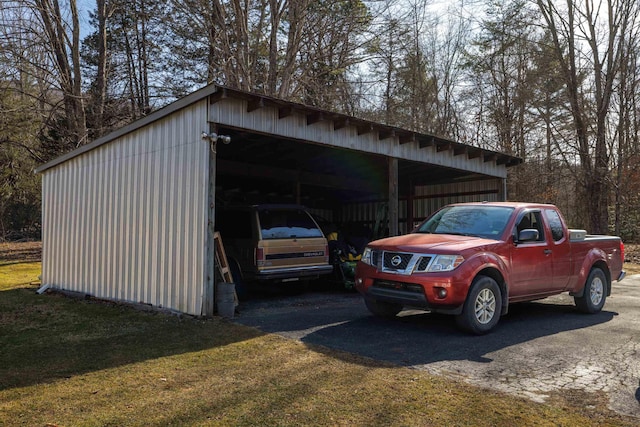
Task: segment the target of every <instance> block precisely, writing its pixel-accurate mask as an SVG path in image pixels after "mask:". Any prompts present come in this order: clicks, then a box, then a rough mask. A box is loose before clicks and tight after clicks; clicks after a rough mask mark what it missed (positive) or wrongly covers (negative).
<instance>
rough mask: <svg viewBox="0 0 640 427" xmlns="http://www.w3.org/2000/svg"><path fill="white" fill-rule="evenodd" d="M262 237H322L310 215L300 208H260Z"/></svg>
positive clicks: (270, 238) (271, 238)
mask: <svg viewBox="0 0 640 427" xmlns="http://www.w3.org/2000/svg"><path fill="white" fill-rule="evenodd" d="M258 216H259V219H260V230H261V234H262V239H264V240H273V239H293V238H311V237H323V235H322V231H320V229H319V228H318V226H317V225H316V223H315V222H314V221H313V219H312V218H311V216H310V215H309V214H308V213H307V212H305V211H302V210H294V209H292V210H260V211H258Z"/></svg>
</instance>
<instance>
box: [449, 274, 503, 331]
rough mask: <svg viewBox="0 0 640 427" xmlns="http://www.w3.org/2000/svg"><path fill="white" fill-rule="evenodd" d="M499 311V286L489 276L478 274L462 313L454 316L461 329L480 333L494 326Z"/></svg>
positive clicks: (500, 309)
mask: <svg viewBox="0 0 640 427" xmlns="http://www.w3.org/2000/svg"><path fill="white" fill-rule="evenodd" d="M501 313H502V294H501V293H500V287H499V286H498V284H497V283H496V281H495V280H493V279H492V278H491V277H487V276H478V277H476V278H475V279H474V280H473V283H472V284H471V288H470V290H469V295H467V300H466V301H465V303H464V307H463V308H462V313H461V314H459V315H458V316H456V322H457V323H458V326H460V327H461V328H462V329H465V330H466V331H469V332H472V333H474V334H477V335H482V334H486V333H487V332H489V331H490V330H491V329H493V328H494V326H496V324H497V323H498V320H500V314H501Z"/></svg>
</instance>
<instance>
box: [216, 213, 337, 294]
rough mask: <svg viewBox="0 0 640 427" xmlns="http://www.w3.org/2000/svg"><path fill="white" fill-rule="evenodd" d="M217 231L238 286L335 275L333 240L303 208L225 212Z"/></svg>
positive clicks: (219, 214) (219, 217)
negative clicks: (330, 243)
mask: <svg viewBox="0 0 640 427" xmlns="http://www.w3.org/2000/svg"><path fill="white" fill-rule="evenodd" d="M216 228H217V229H218V231H220V234H221V235H222V241H223V243H224V246H225V250H226V253H227V257H228V258H229V263H230V267H231V270H232V273H234V281H236V282H239V281H240V280H242V281H244V282H256V281H270V282H296V281H301V279H313V278H317V277H318V276H319V275H322V274H329V273H331V272H332V271H333V267H332V266H331V265H330V264H329V250H328V245H327V239H326V238H325V237H324V235H323V234H322V231H321V230H320V227H319V226H318V224H317V223H316V222H315V220H314V219H313V217H312V216H311V214H309V212H308V211H307V210H306V209H305V208H304V207H303V206H300V205H279V204H268V205H253V206H243V207H232V208H229V207H226V208H222V209H219V210H218V215H217V219H216ZM238 270H239V271H238ZM238 273H239V274H238ZM238 276H240V277H238ZM238 285H239V283H236V286H238Z"/></svg>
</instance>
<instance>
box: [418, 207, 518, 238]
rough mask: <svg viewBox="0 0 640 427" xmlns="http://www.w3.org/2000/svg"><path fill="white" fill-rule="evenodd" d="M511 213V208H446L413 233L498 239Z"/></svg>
mask: <svg viewBox="0 0 640 427" xmlns="http://www.w3.org/2000/svg"><path fill="white" fill-rule="evenodd" d="M512 212H513V208H510V207H505V206H484V205H479V206H447V207H445V208H443V209H441V210H439V211H438V212H436V213H435V214H434V215H433V216H432V217H430V218H428V219H427V220H426V221H425V222H423V223H422V224H420V225H419V226H418V228H416V230H415V231H414V232H415V233H433V234H456V235H463V236H475V237H482V238H486V239H499V238H500V236H501V235H502V232H503V231H504V229H505V227H506V226H507V222H508V221H509V218H510V217H511V213H512Z"/></svg>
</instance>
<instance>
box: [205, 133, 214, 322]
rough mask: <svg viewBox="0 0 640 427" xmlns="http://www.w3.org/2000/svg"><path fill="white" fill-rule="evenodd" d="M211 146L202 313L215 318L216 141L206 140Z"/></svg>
mask: <svg viewBox="0 0 640 427" xmlns="http://www.w3.org/2000/svg"><path fill="white" fill-rule="evenodd" d="M214 133H217V127H216V126H215V125H214V124H209V135H212V134H214ZM206 141H207V143H208V144H209V188H208V189H207V193H208V199H207V216H208V218H207V248H206V250H207V265H206V267H205V268H206V273H205V279H206V282H205V285H204V286H205V288H204V301H202V311H203V313H202V314H203V315H205V316H209V317H211V316H213V311H214V303H213V302H214V301H215V277H216V254H215V250H216V245H215V241H214V233H215V218H216V141H211V140H209V139H207V140H206Z"/></svg>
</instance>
